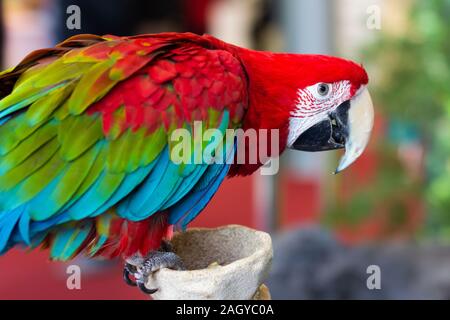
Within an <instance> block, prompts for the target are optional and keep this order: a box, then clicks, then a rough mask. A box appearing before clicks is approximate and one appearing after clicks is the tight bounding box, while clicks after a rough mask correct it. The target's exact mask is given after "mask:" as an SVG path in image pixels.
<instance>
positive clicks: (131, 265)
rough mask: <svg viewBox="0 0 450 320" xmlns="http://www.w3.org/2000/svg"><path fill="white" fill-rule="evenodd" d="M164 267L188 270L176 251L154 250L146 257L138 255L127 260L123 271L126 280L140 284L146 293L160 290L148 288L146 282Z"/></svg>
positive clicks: (166, 248) (135, 284) (133, 283)
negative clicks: (131, 276) (132, 277)
mask: <svg viewBox="0 0 450 320" xmlns="http://www.w3.org/2000/svg"><path fill="white" fill-rule="evenodd" d="M162 249H163V250H170V248H169V247H168V246H165V248H164V247H163V248H162ZM162 268H169V269H173V270H186V268H185V267H184V264H183V261H181V259H180V257H178V256H177V255H176V254H175V253H174V252H171V251H152V252H150V253H149V254H148V255H147V257H145V258H143V257H142V256H140V255H136V256H134V257H131V258H129V259H128V260H127V263H126V264H125V268H124V271H123V275H124V280H125V282H126V283H127V284H129V285H131V286H138V287H139V289H140V290H141V291H142V292H143V293H145V294H153V293H155V292H156V291H158V289H148V288H147V287H146V286H145V284H146V283H147V280H148V277H149V276H150V275H151V274H153V273H154V272H156V271H158V270H160V269H162ZM130 274H132V275H133V276H134V278H135V279H136V281H135V282H134V281H133V280H131V278H130Z"/></svg>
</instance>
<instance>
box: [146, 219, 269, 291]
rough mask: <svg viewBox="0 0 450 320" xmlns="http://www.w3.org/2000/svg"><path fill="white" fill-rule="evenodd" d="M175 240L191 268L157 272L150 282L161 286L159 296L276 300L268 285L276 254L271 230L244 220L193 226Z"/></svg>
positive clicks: (175, 237)
mask: <svg viewBox="0 0 450 320" xmlns="http://www.w3.org/2000/svg"><path fill="white" fill-rule="evenodd" d="M171 242H172V246H173V251H174V252H175V253H176V254H177V255H178V256H179V257H180V258H181V259H182V260H183V262H184V263H185V265H186V268H187V270H185V271H175V270H170V269H161V270H159V271H157V272H155V273H154V274H153V275H151V276H150V277H149V280H148V282H147V287H148V288H159V290H158V291H157V292H156V293H154V294H153V295H152V297H153V299H156V300H163V299H176V300H178V299H180V300H181V299H183V300H197V299H213V300H214V299H217V300H230V299H235V300H250V299H257V300H267V299H270V294H269V291H268V289H267V287H265V286H264V285H263V281H264V280H265V279H266V278H267V276H268V273H269V269H270V266H271V262H272V255H273V251H272V240H271V238H270V236H269V235H268V234H267V233H264V232H261V231H256V230H253V229H250V228H247V227H243V226H238V225H231V226H226V227H220V228H216V229H205V228H193V229H189V230H188V231H186V232H180V233H176V234H175V235H174V237H173V239H172V241H171Z"/></svg>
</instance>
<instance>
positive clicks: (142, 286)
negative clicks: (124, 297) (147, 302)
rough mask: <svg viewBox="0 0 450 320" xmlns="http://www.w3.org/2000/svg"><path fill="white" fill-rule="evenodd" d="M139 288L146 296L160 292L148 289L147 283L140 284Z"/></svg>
mask: <svg viewBox="0 0 450 320" xmlns="http://www.w3.org/2000/svg"><path fill="white" fill-rule="evenodd" d="M138 287H139V289H140V290H141V291H142V292H143V293H145V294H154V293H155V292H156V291H158V289H148V288H147V287H146V286H145V283H144V282H141V281H139V282H138Z"/></svg>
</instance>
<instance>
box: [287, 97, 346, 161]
mask: <svg viewBox="0 0 450 320" xmlns="http://www.w3.org/2000/svg"><path fill="white" fill-rule="evenodd" d="M349 109H350V101H345V102H343V103H342V104H341V105H340V106H339V107H337V108H336V109H335V110H334V111H333V112H331V113H329V114H328V118H326V119H325V120H323V121H322V122H319V123H317V124H315V125H314V126H312V127H311V128H309V129H308V130H306V131H305V132H303V133H302V134H301V135H300V136H299V137H298V138H297V140H296V141H295V142H294V143H293V145H292V147H291V148H293V149H295V150H300V151H310V152H314V151H327V150H336V149H343V148H345V144H346V141H347V140H348V137H349V126H348V111H349Z"/></svg>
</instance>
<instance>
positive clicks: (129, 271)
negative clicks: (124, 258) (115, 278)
mask: <svg viewBox="0 0 450 320" xmlns="http://www.w3.org/2000/svg"><path fill="white" fill-rule="evenodd" d="M132 269H134V266H132V265H131V264H129V263H126V264H125V267H124V268H123V280H124V281H125V283H126V284H127V285H129V286H132V287H136V285H137V284H136V281H134V280H132V279H131V278H130V275H131V274H134V272H135V271H132Z"/></svg>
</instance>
